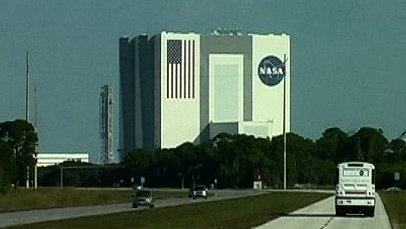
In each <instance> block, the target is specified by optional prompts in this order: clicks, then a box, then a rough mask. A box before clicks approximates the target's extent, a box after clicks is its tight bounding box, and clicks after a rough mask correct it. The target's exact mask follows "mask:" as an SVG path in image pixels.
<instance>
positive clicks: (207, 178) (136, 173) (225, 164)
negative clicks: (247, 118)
mask: <svg viewBox="0 0 406 229" xmlns="http://www.w3.org/2000/svg"><path fill="white" fill-rule="evenodd" d="M343 161H366V162H371V163H373V164H375V166H376V170H377V173H376V186H377V188H388V187H392V186H398V187H401V188H406V179H405V176H406V143H405V140H403V139H400V138H396V139H393V140H391V141H389V140H388V139H386V138H385V136H384V135H383V131H382V130H381V129H376V128H372V127H364V128H361V129H359V130H358V131H357V132H356V133H354V134H348V133H345V132H344V131H342V130H341V129H339V128H329V129H327V130H325V131H324V132H323V133H322V136H321V137H320V138H319V139H317V140H311V139H307V138H304V137H302V136H299V135H297V134H295V133H288V134H287V185H288V187H289V188H294V187H299V188H300V187H326V188H333V187H334V179H335V169H336V165H337V164H338V163H340V162H343ZM72 163H75V162H66V164H65V166H69V164H72ZM77 164H83V163H77ZM83 165H84V166H86V164H83ZM59 171H60V170H59V168H58V167H57V166H55V167H50V168H47V169H45V170H43V171H41V174H42V175H41V179H40V183H43V184H47V185H58V184H59V180H60V176H59ZM395 172H399V173H400V174H401V176H400V178H401V179H400V180H399V181H395V180H394V173H395ZM141 178H143V179H144V181H145V183H144V185H145V186H148V187H182V186H183V187H191V186H193V185H194V184H205V185H208V186H211V185H214V186H216V187H218V188H234V187H239V188H251V187H252V186H253V180H256V179H260V180H262V182H263V184H264V185H265V186H267V187H269V188H281V187H283V136H276V137H273V138H272V140H270V139H267V138H256V137H253V136H248V135H230V134H227V133H221V134H219V135H217V136H216V137H215V138H213V139H211V140H210V141H207V142H204V143H202V144H199V145H193V144H192V143H189V142H186V143H184V144H181V145H179V146H178V147H176V148H171V149H157V150H145V149H134V150H132V151H131V152H129V153H128V155H127V157H126V158H125V160H124V162H123V163H122V164H120V165H119V166H105V167H100V168H99V169H89V168H83V169H78V170H74V169H72V170H67V171H66V172H65V178H64V184H66V185H73V186H86V185H88V186H112V185H114V186H132V185H140V183H141Z"/></svg>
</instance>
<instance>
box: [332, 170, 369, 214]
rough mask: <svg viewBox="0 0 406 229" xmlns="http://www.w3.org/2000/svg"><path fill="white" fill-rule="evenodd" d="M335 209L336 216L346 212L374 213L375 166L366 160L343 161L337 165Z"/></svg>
mask: <svg viewBox="0 0 406 229" xmlns="http://www.w3.org/2000/svg"><path fill="white" fill-rule="evenodd" d="M335 210H336V215H337V216H345V215H346V214H347V213H355V214H356V213H363V214H364V215H365V216H370V217H373V216H374V215H375V166H374V165H373V164H371V163H367V162H345V163H340V164H338V165H337V172H336V197H335Z"/></svg>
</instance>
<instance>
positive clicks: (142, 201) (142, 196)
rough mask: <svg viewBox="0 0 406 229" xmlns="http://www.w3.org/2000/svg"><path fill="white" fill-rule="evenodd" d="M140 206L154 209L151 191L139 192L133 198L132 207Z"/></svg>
mask: <svg viewBox="0 0 406 229" xmlns="http://www.w3.org/2000/svg"><path fill="white" fill-rule="evenodd" d="M139 205H147V206H149V207H150V208H153V207H154V199H153V196H152V192H151V191H150V190H142V189H141V190H137V191H136V193H135V195H134V196H133V198H132V207H133V208H136V207H138V206H139Z"/></svg>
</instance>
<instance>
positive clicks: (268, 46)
mask: <svg viewBox="0 0 406 229" xmlns="http://www.w3.org/2000/svg"><path fill="white" fill-rule="evenodd" d="M119 46H120V47H119V48H120V50H119V51H120V52H119V53H120V150H121V151H122V154H121V158H120V159H121V160H122V159H123V156H124V155H125V154H126V153H127V152H128V151H130V150H132V149H134V148H149V149H153V148H169V147H176V146H178V145H179V144H181V143H183V142H186V141H189V142H193V143H200V142H202V141H205V140H208V139H210V138H212V137H214V136H215V135H217V134H218V133H220V132H228V133H231V134H235V133H239V134H243V133H244V134H249V135H255V136H260V137H269V138H272V136H275V135H280V134H282V133H283V125H284V123H285V125H286V131H287V132H289V130H290V36H289V35H286V34H280V35H273V34H269V35H258V34H247V35H243V34H241V33H239V32H235V31H226V32H218V31H215V32H213V33H212V34H210V35H200V34H196V33H172V32H162V33H160V34H157V35H154V36H152V37H148V36H147V35H142V36H137V37H134V38H133V39H129V38H128V37H123V38H121V39H120V43H119ZM284 91H285V92H284ZM284 102H285V104H284ZM284 117H285V122H284V121H283V120H284Z"/></svg>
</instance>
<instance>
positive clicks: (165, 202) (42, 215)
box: [0, 190, 263, 227]
mask: <svg viewBox="0 0 406 229" xmlns="http://www.w3.org/2000/svg"><path fill="white" fill-rule="evenodd" d="M262 193H263V191H254V190H238V191H235V190H216V191H215V195H214V196H210V197H209V198H208V199H207V200H205V199H196V200H193V199H190V198H187V197H185V198H170V199H161V200H156V202H155V207H157V208H159V207H168V206H175V205H182V204H194V203H199V202H204V201H215V200H222V199H230V198H238V197H244V196H252V195H259V194H262ZM185 195H187V194H185ZM142 209H145V208H144V207H139V208H132V207H131V202H130V200H129V202H128V203H123V204H109V205H96V206H82V207H67V208H52V209H40V210H30V211H18V212H6V213H0V227H8V226H13V225H20V224H30V223H37V222H43V221H52V220H61V219H68V218H76V217H82V216H92V215H102V214H110V213H118V212H128V211H139V210H142Z"/></svg>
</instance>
